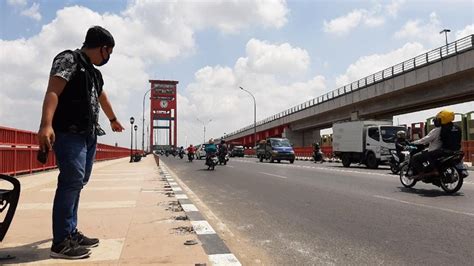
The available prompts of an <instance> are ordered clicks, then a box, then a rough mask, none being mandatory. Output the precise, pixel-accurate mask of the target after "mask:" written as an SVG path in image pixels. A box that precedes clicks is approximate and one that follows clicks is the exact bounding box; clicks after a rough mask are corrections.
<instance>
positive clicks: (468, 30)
mask: <svg viewBox="0 0 474 266" xmlns="http://www.w3.org/2000/svg"><path fill="white" fill-rule="evenodd" d="M471 34H474V24H471V25H467V26H466V27H464V29H462V30H458V31H456V40H459V39H461V38H463V37H466V36H468V35H471Z"/></svg>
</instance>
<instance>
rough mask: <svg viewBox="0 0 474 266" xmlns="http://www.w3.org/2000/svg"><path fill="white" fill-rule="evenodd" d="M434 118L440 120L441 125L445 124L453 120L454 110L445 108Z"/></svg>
mask: <svg viewBox="0 0 474 266" xmlns="http://www.w3.org/2000/svg"><path fill="white" fill-rule="evenodd" d="M436 118H438V119H439V120H440V121H441V125H445V124H448V123H450V122H453V121H454V112H452V111H450V110H446V109H445V110H441V112H439V113H438V114H437V115H436Z"/></svg>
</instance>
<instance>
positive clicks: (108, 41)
mask: <svg viewBox="0 0 474 266" xmlns="http://www.w3.org/2000/svg"><path fill="white" fill-rule="evenodd" d="M83 45H84V47H87V48H96V47H101V46H107V47H114V46H115V41H114V37H113V36H112V34H110V32H109V31H108V30H106V29H104V28H102V27H101V26H93V27H91V28H90V29H89V30H88V31H87V34H86V40H85V41H84V44H83Z"/></svg>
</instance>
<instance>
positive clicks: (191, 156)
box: [188, 153, 194, 163]
mask: <svg viewBox="0 0 474 266" xmlns="http://www.w3.org/2000/svg"><path fill="white" fill-rule="evenodd" d="M193 160H194V153H188V161H189V162H191V163H192V162H193Z"/></svg>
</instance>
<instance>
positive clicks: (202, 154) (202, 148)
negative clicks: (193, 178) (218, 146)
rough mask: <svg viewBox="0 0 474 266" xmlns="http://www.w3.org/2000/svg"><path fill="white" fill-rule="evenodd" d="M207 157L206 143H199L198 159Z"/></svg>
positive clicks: (197, 149)
mask: <svg viewBox="0 0 474 266" xmlns="http://www.w3.org/2000/svg"><path fill="white" fill-rule="evenodd" d="M203 158H206V144H202V145H198V147H197V148H196V159H198V160H201V159H203Z"/></svg>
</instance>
